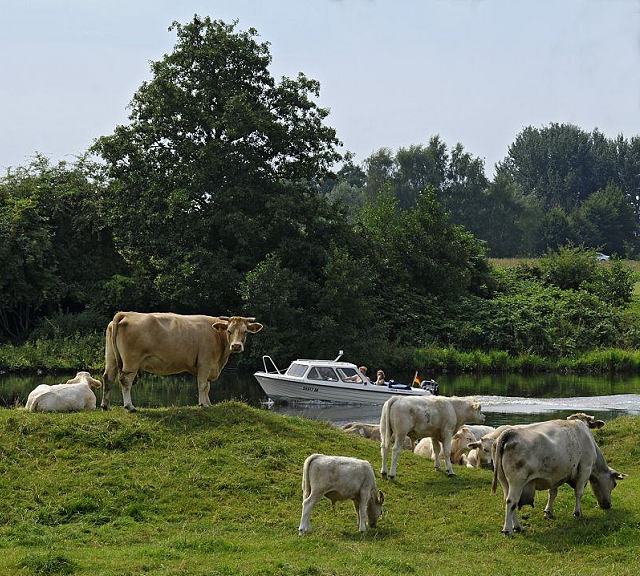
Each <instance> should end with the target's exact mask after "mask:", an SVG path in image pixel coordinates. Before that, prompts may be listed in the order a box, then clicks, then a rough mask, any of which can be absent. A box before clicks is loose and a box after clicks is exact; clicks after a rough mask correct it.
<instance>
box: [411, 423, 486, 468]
mask: <svg viewBox="0 0 640 576" xmlns="http://www.w3.org/2000/svg"><path fill="white" fill-rule="evenodd" d="M494 430H495V428H493V427H492V426H480V425H475V426H474V425H470V424H465V425H464V426H462V427H461V428H460V430H458V431H457V432H456V433H455V434H454V435H453V438H452V440H451V463H452V464H466V463H467V452H469V445H470V444H472V443H474V442H476V441H477V440H478V439H479V438H481V437H482V436H483V435H484V434H488V433H489V432H493V431H494ZM414 452H415V453H416V454H418V455H419V456H423V457H425V458H430V459H431V460H435V453H434V450H433V444H432V440H431V438H423V439H422V440H420V442H418V444H416V447H415V449H414ZM440 459H441V460H443V459H444V451H442V446H440Z"/></svg>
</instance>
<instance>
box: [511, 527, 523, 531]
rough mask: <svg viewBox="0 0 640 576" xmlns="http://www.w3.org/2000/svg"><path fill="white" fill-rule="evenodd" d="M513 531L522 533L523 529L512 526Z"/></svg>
mask: <svg viewBox="0 0 640 576" xmlns="http://www.w3.org/2000/svg"><path fill="white" fill-rule="evenodd" d="M513 531H514V532H524V528H523V527H522V526H514V527H513Z"/></svg>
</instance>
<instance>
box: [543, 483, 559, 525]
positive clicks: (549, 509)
mask: <svg viewBox="0 0 640 576" xmlns="http://www.w3.org/2000/svg"><path fill="white" fill-rule="evenodd" d="M557 495H558V487H557V486H554V487H553V488H550V489H549V498H547V505H546V506H545V507H544V517H545V518H546V519H547V520H551V518H553V502H554V501H555V499H556V496H557Z"/></svg>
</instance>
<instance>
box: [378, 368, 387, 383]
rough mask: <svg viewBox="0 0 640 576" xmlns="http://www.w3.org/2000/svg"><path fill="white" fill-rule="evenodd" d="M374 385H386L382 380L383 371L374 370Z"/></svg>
mask: <svg viewBox="0 0 640 576" xmlns="http://www.w3.org/2000/svg"><path fill="white" fill-rule="evenodd" d="M376 385H377V386H386V385H387V383H386V382H385V381H384V372H383V371H382V370H378V371H377V372H376Z"/></svg>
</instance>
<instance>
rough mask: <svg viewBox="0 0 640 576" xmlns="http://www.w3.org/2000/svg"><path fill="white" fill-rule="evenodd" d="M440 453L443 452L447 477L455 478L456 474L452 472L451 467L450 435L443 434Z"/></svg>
mask: <svg viewBox="0 0 640 576" xmlns="http://www.w3.org/2000/svg"><path fill="white" fill-rule="evenodd" d="M442 451H443V452H444V463H445V466H446V468H447V474H448V475H449V476H455V475H456V473H455V472H454V471H453V466H452V465H451V434H445V435H444V438H443V439H442Z"/></svg>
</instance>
